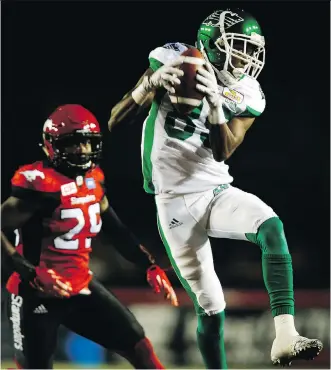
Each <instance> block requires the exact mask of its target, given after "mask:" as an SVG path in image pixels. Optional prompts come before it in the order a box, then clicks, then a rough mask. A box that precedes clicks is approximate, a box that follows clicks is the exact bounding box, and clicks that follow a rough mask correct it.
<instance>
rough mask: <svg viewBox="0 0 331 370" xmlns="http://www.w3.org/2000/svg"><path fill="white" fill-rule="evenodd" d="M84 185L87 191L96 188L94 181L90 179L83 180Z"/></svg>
mask: <svg viewBox="0 0 331 370" xmlns="http://www.w3.org/2000/svg"><path fill="white" fill-rule="evenodd" d="M85 184H86V187H87V188H88V189H95V188H96V185H95V181H94V179H93V178H92V177H88V178H86V179H85Z"/></svg>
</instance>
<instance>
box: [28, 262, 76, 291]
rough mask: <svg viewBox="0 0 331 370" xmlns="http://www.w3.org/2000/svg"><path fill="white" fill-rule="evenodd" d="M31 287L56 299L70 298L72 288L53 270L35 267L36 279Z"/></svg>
mask: <svg viewBox="0 0 331 370" xmlns="http://www.w3.org/2000/svg"><path fill="white" fill-rule="evenodd" d="M30 284H31V286H32V287H33V288H35V289H37V290H39V291H41V292H43V293H45V294H47V295H52V296H57V297H62V298H63V297H70V292H72V287H71V284H70V282H68V281H66V282H65V281H64V280H63V278H62V277H61V276H60V275H58V274H57V273H56V272H55V271H54V270H52V269H47V268H41V267H38V266H37V267H36V277H35V278H34V279H33V281H32V282H31V283H30Z"/></svg>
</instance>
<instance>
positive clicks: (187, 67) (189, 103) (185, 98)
mask: <svg viewBox="0 0 331 370" xmlns="http://www.w3.org/2000/svg"><path fill="white" fill-rule="evenodd" d="M181 55H182V56H183V57H184V62H183V64H181V65H180V66H179V67H178V68H179V69H181V70H182V71H183V72H184V75H183V76H179V77H178V78H179V79H180V82H181V83H180V85H175V90H176V91H175V93H174V94H172V93H169V96H170V100H171V102H172V104H173V105H174V106H175V108H176V109H177V110H178V111H179V112H180V113H181V114H188V113H190V112H191V111H192V110H193V109H194V108H195V107H197V106H199V105H200V103H201V100H202V99H203V98H204V94H203V93H201V92H199V91H198V90H197V89H196V88H195V87H196V84H197V80H196V74H197V69H199V68H201V66H203V65H204V64H205V60H204V58H203V55H202V54H201V52H200V51H199V50H198V49H196V48H194V47H190V48H189V49H187V50H185V51H184V52H183V53H182V54H181Z"/></svg>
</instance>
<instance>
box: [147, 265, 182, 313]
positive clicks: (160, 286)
mask: <svg viewBox="0 0 331 370" xmlns="http://www.w3.org/2000/svg"><path fill="white" fill-rule="evenodd" d="M147 281H148V283H149V285H150V286H151V287H152V288H153V289H154V292H155V293H161V292H163V293H164V298H165V299H169V300H170V302H171V304H172V305H173V306H176V307H177V306H178V299H177V296H176V293H175V291H174V289H173V287H172V285H171V283H170V281H169V279H168V277H167V274H166V273H165V271H164V270H163V269H161V267H160V266H158V265H152V266H151V267H150V268H149V269H148V270H147Z"/></svg>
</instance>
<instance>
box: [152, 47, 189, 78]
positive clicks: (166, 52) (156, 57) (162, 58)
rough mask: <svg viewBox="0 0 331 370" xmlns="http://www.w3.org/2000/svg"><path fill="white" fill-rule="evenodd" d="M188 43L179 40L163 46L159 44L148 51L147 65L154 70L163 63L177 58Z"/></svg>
mask: <svg viewBox="0 0 331 370" xmlns="http://www.w3.org/2000/svg"><path fill="white" fill-rule="evenodd" d="M188 47H189V46H188V45H186V44H183V43H180V42H170V43H167V44H165V45H163V46H159V47H157V48H156V49H154V50H152V51H151V52H150V53H149V56H148V60H149V66H150V68H152V69H153V71H156V70H157V69H158V68H160V67H162V66H163V64H166V63H170V62H172V61H173V60H175V59H177V58H178V56H179V55H180V54H182V53H183V52H184V51H185V50H187V49H188Z"/></svg>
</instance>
